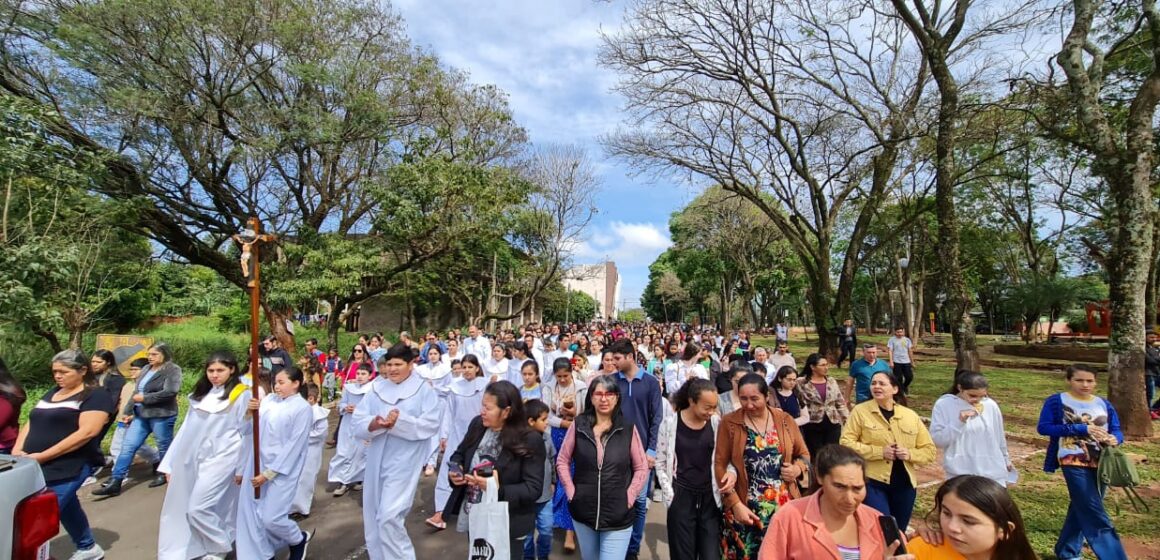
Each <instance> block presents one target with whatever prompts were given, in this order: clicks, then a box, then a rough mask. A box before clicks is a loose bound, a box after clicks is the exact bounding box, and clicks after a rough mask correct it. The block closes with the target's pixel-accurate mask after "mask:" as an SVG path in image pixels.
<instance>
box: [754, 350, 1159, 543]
mask: <svg viewBox="0 0 1160 560" xmlns="http://www.w3.org/2000/svg"><path fill="white" fill-rule="evenodd" d="M947 338H948V340H949V335H948V336H947ZM863 340H866V341H868V342H875V343H878V344H885V342H886V336H884V335H883V336H869V337H859V342H861V341H863ZM773 342H774V341H773V340H772V339H766V338H755V340H754V344H755V345H762V346H766V347H769V346H771V345H772V344H773ZM816 344H817V338H814V337H811V339H810V341H808V342H807V341H806V340H804V339H803V338H800V337H795V338H794V339H791V340H790V349H791V350H795V349H796V352H795V355H796V356H797V358H798V362H799V363H801V362H802V361H804V360H805V357H806V356H808V355H809V354H810V353H811V352H812V351H813V349H814V348H816ZM947 354H948V356H946V357H941V356H940V357H937V358H931V357H928V356H922V355H920V356H919V359H918V365H917V366H916V367H915V380H914V383H913V384H912V385H911V390H910V393H911V395H910V396H911V399H910V403H909V405H910V406H911V407H912V408H914V409H915V410H916V411H918V413H919V414H920V415H923V416H926V417H929V415H930V411H931V407H932V406H933V405H934V401H935V400H937V399H938V397H939V396H940V395H942V394H943V393H944V392H945V391H946V390H947V389H948V388H949V387H950V384H951V379H952V376H953V374H954V363H953V361H952V360H953V358H951V357H950V356H949V352H948V353H947ZM983 373H984V374H985V375H986V376H987V380H988V381H989V383H990V393H991V397H992V398H994V399H995V401H996V402H998V403H999V407H1000V409H1001V410H1002V411H1003V419H1004V423H1005V426H1006V428H1007V434H1008V443H1009V444H1010V445H1013V446H1014V444H1015V442H1016V441H1018V442H1021V447H1022V448H1027V447H1028V446H1030V448H1032V449H1034V450H1038V451H1039V452H1038V453H1035V454H1034V455H1031V456H1030V457H1027V458H1025V459H1022V460H1017V461H1015V465H1016V467H1017V468H1018V469H1019V473H1020V481H1019V483H1018V484H1016V485H1015V486H1013V487H1012V488H1011V494H1012V496H1013V497H1014V498H1015V501H1016V503H1017V504H1018V505H1019V509H1020V511H1021V512H1022V514H1023V520H1024V523H1025V525H1026V527H1027V532H1028V536H1029V538H1030V539H1031V543H1032V545H1033V546H1034V547H1035V550H1036V552H1038V553H1039V554H1040V555H1041V557H1042V558H1044V559H1045V560H1048V559H1053V558H1055V556H1054V554H1053V553H1052V549H1053V547H1054V545H1055V539H1056V537H1057V536H1058V535H1059V530H1060V528H1061V527H1062V526H1063V520H1064V516H1065V515H1066V513H1067V504H1068V502H1069V498H1068V494H1067V487H1066V486H1065V484H1064V482H1063V477H1062V475H1060V474H1059V473H1058V472H1056V473H1046V472H1043V460H1044V454H1043V451H1044V450H1046V449H1047V438H1045V437H1042V436H1040V435H1039V434H1038V433H1037V432H1036V424H1037V423H1038V421H1039V411H1040V409H1041V407H1042V404H1043V400H1044V399H1045V398H1047V397H1048V396H1049V395H1051V394H1052V393H1056V392H1059V391H1062V390H1064V389H1065V388H1066V385H1065V380H1064V377H1063V373H1062V372H1061V371H1060V372H1052V371H1043V370H1033V369H1017V368H990V367H985V368H983ZM831 374H833V375H836V376H838V377H839V378H840V377H842V376H844V375H845V370H839V371H834V370H831ZM1124 450H1125V451H1127V452H1128V453H1130V454H1138V455H1141V456H1144V457H1147V458H1152V457H1160V441H1156V440H1155V439H1153V440H1152V441H1129V442H1126V443H1125V445H1124ZM1137 467H1138V469H1139V472H1140V477H1141V479H1142V486H1144V487H1148V488H1149V489H1150V494H1148V495H1151V496H1155V495H1156V494H1157V490H1160V467H1158V466H1157V465H1156V464H1155V463H1153V462H1143V463H1139V464H1137ZM936 490H937V486H932V487H929V488H923V489H920V490H919V496H918V502H917V504H916V506H915V518H916V519H918V518H923V517H925V516H926V515H927V514H928V513H929V512H930V510H931V507H932V505H933V500H934V494H935V491H936ZM1141 494H1145V491H1141ZM1145 500H1146V501H1147V503H1148V504H1149V506H1150V507H1151V508H1152V513H1137V512H1136V511H1135V510H1133V509H1132V507H1131V506H1130V505H1129V504H1128V502H1127V501H1126V500H1125V499H1124V498H1123V491H1122V490H1116V489H1112V490H1110V491H1109V496H1108V499H1107V501H1106V504H1107V509H1108V514H1109V515H1111V516H1112V521H1113V523H1114V524H1115V527H1116V530H1117V532H1118V533H1119V534H1120V536H1121V538H1123V539H1125V540H1131V541H1134V542H1135V543H1136V544H1138V545H1142V546H1143V547H1145V548H1146V549H1147V550H1152V551H1155V550H1157V549H1158V548H1160V533H1157V531H1156V528H1157V519H1158V515H1160V513H1158V512H1160V500H1157V499H1155V498H1154V497H1147V495H1146V496H1145ZM1115 503H1118V504H1119V506H1120V511H1119V512H1118V513H1117V512H1116V507H1115V505H1114V504H1115ZM1137 550H1140V549H1137ZM1129 554H1130V555H1131V554H1132V553H1131V551H1129ZM1087 557H1088V558H1095V556H1094V555H1090V554H1089V555H1088V556H1087Z"/></svg>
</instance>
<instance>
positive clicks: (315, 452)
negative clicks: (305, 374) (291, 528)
mask: <svg viewBox="0 0 1160 560" xmlns="http://www.w3.org/2000/svg"><path fill="white" fill-rule="evenodd" d="M321 396H322V390H321V389H320V388H319V387H318V385H315V384H313V383H309V384H307V386H306V402H308V403H310V412H311V413H312V414H313V415H314V423H313V424H312V425H311V426H310V439H309V440H308V442H307V444H306V464H305V465H304V466H303V467H302V476H300V477H298V491H297V492H295V494H294V504H293V505H292V506H291V507H290V513H292V514H298V515H301V516H303V517H309V516H310V506H311V505H312V504H313V503H314V485H315V482H317V479H318V471H319V470H322V444H323V442H325V441H326V432H327V429H328V425H327V420H328V419H329V418H330V410H328V409H326V408H323V407H321V406H319V405H318V399H319V398H320V397H321Z"/></svg>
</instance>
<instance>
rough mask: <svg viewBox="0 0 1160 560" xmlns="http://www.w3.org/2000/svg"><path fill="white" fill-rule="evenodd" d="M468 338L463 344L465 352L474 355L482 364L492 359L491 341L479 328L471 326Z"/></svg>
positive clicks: (468, 329)
mask: <svg viewBox="0 0 1160 560" xmlns="http://www.w3.org/2000/svg"><path fill="white" fill-rule="evenodd" d="M467 334H468V338H467V340H465V341H464V342H463V351H464V353H467V354H474V355H475V357H476V358H479V360H480V361H481V362H482V361H483V360H486V359H488V358H490V357H491V341H490V340H488V339H487V337H486V336H484V334H483V331H481V330H479V327H477V326H475V325H471V326H470V327H468V328H467Z"/></svg>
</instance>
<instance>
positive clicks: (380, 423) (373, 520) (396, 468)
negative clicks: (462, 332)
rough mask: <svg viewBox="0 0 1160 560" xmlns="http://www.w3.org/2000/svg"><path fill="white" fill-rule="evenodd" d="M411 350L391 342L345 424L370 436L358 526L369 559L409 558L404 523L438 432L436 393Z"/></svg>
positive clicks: (439, 408) (440, 406) (439, 403)
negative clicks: (418, 372) (416, 367)
mask: <svg viewBox="0 0 1160 560" xmlns="http://www.w3.org/2000/svg"><path fill="white" fill-rule="evenodd" d="M413 352H414V351H413V350H412V349H411V348H410V347H409V346H406V345H404V344H396V345H394V346H392V347H391V349H390V350H388V351H387V354H386V355H385V356H384V357H383V360H381V361H380V362H379V373H380V375H383V373H384V372H385V375H383V376H381V377H379V378H378V379H376V380H375V381H373V382H372V383H371V390H370V391H367V394H366V396H365V397H364V398H363V400H362V402H360V403H359V404H358V406H357V407H355V410H354V415H353V416H352V417H351V424H353V425H354V427H355V428H356V430H357V435H358V436H359V437H360V438H367V439H370V441H371V445H370V448H369V449H368V450H367V466H366V472H367V474H368V476H367V477H366V480H365V481H364V483H363V532H364V533H365V537H366V546H367V555H368V556H369V557H370V559H371V560H407V559H414V558H415V548H414V546H412V545H411V539H410V537H408V536H407V528H406V526H405V525H404V522H405V521H406V517H407V513H408V512H409V511H410V510H411V504H412V503H414V501H415V489H416V488H417V487H418V485H419V475H420V472H421V469H422V468H423V462H424V461H425V460H426V459H427V456H428V454H429V453H430V440H431V438H433V437H435V436H436V435H437V434H438V433H439V420H440V416H441V413H442V410H443V403H442V399H440V398H439V395H438V393H436V391H435V389H432V388H431V386H430V385H428V384H427V382H426V381H425V380H424V379H423V378H422V377H420V376H418V375H415V374H414V372H413V368H414V365H413V362H412V360H413V358H414V353H413Z"/></svg>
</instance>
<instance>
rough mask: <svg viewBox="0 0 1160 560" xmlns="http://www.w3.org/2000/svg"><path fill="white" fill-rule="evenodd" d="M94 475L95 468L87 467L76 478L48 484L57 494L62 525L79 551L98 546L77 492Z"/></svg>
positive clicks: (82, 468)
mask: <svg viewBox="0 0 1160 560" xmlns="http://www.w3.org/2000/svg"><path fill="white" fill-rule="evenodd" d="M92 474H93V468H92V467H90V466H88V465H85V466H83V467H81V472H80V474H78V475H77V476H76V477H75V478H68V479H65V480H57V481H55V482H50V483H49V484H48V489H49V490H52V491H53V493H54V494H56V505H57V507H58V508H59V509H60V524H61V525H64V530H65V531H66V532H68V536H69V538H70V539H72V542H73V544H74V545H75V546H76V547H77V550H88V549H90V548H92V547H93V545H95V544H97V541H96V540H95V539H93V530H92V529H91V528H89V518H88V516H86V515H85V510H83V509H81V501H80V500H79V499H78V498H77V490H79V489H80V487H81V484H83V483H84V481H85V479H86V478H88V477H89V476H90V475H92Z"/></svg>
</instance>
